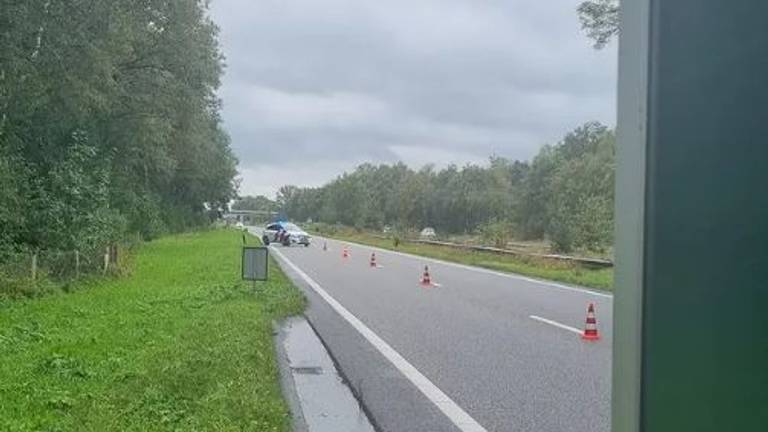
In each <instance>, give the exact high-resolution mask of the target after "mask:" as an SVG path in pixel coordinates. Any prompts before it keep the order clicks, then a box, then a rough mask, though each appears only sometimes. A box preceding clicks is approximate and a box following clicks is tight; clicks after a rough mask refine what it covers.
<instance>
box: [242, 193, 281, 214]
mask: <svg viewBox="0 0 768 432" xmlns="http://www.w3.org/2000/svg"><path fill="white" fill-rule="evenodd" d="M232 208H233V209H234V210H261V211H275V210H276V209H277V203H276V202H275V201H272V200H271V199H269V198H267V197H265V196H264V195H256V196H244V197H241V198H240V199H238V200H237V201H235V202H234V203H233V204H232Z"/></svg>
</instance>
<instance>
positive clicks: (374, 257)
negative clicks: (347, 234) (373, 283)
mask: <svg viewBox="0 0 768 432" xmlns="http://www.w3.org/2000/svg"><path fill="white" fill-rule="evenodd" d="M371 267H376V252H371Z"/></svg>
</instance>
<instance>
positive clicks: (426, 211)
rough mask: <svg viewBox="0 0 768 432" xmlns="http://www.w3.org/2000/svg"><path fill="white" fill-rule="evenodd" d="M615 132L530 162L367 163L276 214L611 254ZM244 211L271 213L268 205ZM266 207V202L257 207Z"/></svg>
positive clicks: (572, 140)
mask: <svg viewBox="0 0 768 432" xmlns="http://www.w3.org/2000/svg"><path fill="white" fill-rule="evenodd" d="M614 147H615V135H614V133H613V131H612V130H610V129H609V128H607V127H606V126H603V125H601V124H599V123H594V122H591V123H587V124H585V125H583V126H581V127H579V128H576V129H575V130H573V131H572V132H570V133H568V134H567V135H566V136H565V137H564V138H563V139H562V140H561V141H560V142H558V143H557V144H555V145H547V146H544V147H543V148H542V149H541V150H540V151H539V153H538V155H537V156H536V157H535V158H534V159H533V160H532V161H530V162H528V161H519V160H514V161H513V160H508V159H505V158H501V157H492V158H490V160H489V162H488V164H487V165H466V166H464V167H462V168H459V167H456V166H448V167H446V168H443V169H440V170H437V169H435V168H434V167H432V166H430V165H427V166H425V167H423V168H421V169H420V170H418V171H414V170H413V169H411V168H409V167H408V166H406V165H404V164H402V163H397V164H394V165H386V164H383V165H371V164H364V165H360V166H359V167H357V169H355V170H354V171H353V172H351V173H344V174H342V175H340V176H339V177H337V178H336V179H335V180H333V181H331V182H330V183H328V184H326V185H324V186H321V187H317V188H300V187H296V186H284V187H282V188H281V189H280V190H279V192H278V194H277V197H276V202H275V203H274V208H277V209H279V211H280V212H282V213H283V214H285V215H286V216H287V217H288V218H290V219H293V220H296V221H299V222H301V221H307V220H312V221H314V222H322V223H326V224H330V225H337V224H338V225H342V226H349V227H355V228H357V229H360V230H363V229H365V230H372V231H378V232H382V231H384V230H386V229H389V230H390V231H394V232H398V233H418V232H419V231H420V230H422V229H423V228H426V227H432V228H434V229H435V231H436V233H437V236H438V237H447V236H454V235H479V236H482V237H483V238H484V239H485V240H486V241H487V242H488V243H490V244H491V245H504V244H506V243H507V242H509V241H513V240H517V241H521V240H522V241H530V240H535V241H546V242H547V243H548V244H550V245H551V247H552V250H553V251H554V252H559V253H573V252H578V253H583V254H591V255H597V256H605V255H607V254H609V253H610V250H611V248H612V245H613V202H614V197H613V193H614V192H613V190H614ZM242 204H251V205H253V206H254V207H269V206H270V205H269V203H268V202H267V201H265V200H264V199H263V198H259V199H258V200H257V199H251V200H248V201H246V200H243V203H242ZM257 204H258V205H257Z"/></svg>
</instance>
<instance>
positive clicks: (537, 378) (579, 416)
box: [272, 238, 613, 432]
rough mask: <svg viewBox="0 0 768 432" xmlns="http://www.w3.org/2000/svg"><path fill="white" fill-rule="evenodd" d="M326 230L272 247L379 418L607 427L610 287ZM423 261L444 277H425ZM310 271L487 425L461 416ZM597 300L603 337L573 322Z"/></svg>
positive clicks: (491, 426) (492, 426) (518, 427)
mask: <svg viewBox="0 0 768 432" xmlns="http://www.w3.org/2000/svg"><path fill="white" fill-rule="evenodd" d="M323 241H324V240H323V239H321V238H315V243H314V244H313V245H312V246H311V247H309V248H304V247H291V248H286V247H281V246H273V247H272V249H273V255H274V256H276V257H277V258H278V261H282V260H287V261H290V263H292V265H291V264H288V263H286V262H283V263H282V264H281V266H282V267H283V268H284V269H286V271H287V272H288V274H289V275H290V276H291V277H292V278H293V279H294V280H295V281H296V282H297V284H298V285H299V286H302V287H303V288H304V289H305V291H306V292H307V296H308V298H309V300H310V307H309V309H308V311H307V314H306V315H307V317H308V319H309V321H310V323H311V324H312V326H313V327H314V328H315V330H316V331H317V333H318V335H319V336H320V337H321V339H322V340H323V342H324V343H325V344H326V346H327V348H328V349H329V351H330V353H331V355H332V356H333V357H334V359H335V361H336V362H337V364H338V366H339V369H340V371H341V373H342V374H343V375H344V376H345V378H346V379H347V380H348V382H349V384H350V386H351V387H352V389H353V391H354V392H355V393H356V395H357V396H358V398H359V399H361V400H362V401H363V404H364V407H365V409H366V410H367V411H368V414H369V416H370V417H371V420H372V421H373V423H374V425H375V426H376V427H377V428H378V429H379V430H381V431H387V432H389V431H392V432H394V431H429V432H439V431H469V430H487V431H505V432H506V431H547V432H560V431H562V432H566V431H567V432H603V431H604V432H607V431H609V430H610V370H611V338H612V335H611V328H612V303H613V302H612V298H611V296H609V295H606V294H604V293H597V292H592V291H589V290H583V289H579V288H575V287H568V286H565V285H560V284H551V283H547V282H541V281H536V280H532V279H529V278H523V277H517V276H514V275H502V274H499V273H495V272H491V271H487V270H482V269H474V268H468V267H463V266H457V265H452V264H449V263H440V262H436V261H433V260H429V259H426V258H420V257H414V256H409V255H403V254H397V253H393V252H387V251H383V250H378V249H375V248H370V247H366V246H361V245H355V244H349V243H341V242H337V241H332V240H327V242H328V248H329V250H328V251H323V248H322V244H323ZM342 245H349V250H350V253H351V256H350V257H349V258H346V259H344V258H342ZM372 252H375V253H376V257H377V262H378V264H379V265H380V267H378V268H371V267H370V266H369V260H370V256H371V253H372ZM425 264H427V265H429V268H430V272H431V275H432V279H433V281H434V282H436V283H438V284H440V286H433V287H429V288H424V287H422V286H421V285H420V283H419V279H420V277H421V274H422V271H423V268H424V265H425ZM297 269H298V271H297ZM302 273H303V274H302ZM304 276H306V277H308V278H309V279H311V281H312V283H315V284H316V285H315V286H316V287H317V286H319V287H321V288H322V290H324V291H325V293H326V295H327V296H330V297H332V298H333V299H334V300H335V301H336V302H338V304H340V305H342V306H343V308H345V309H346V310H347V311H348V312H349V313H350V314H352V315H354V317H355V318H356V319H358V320H359V321H360V322H361V323H362V324H364V326H366V327H367V328H368V329H370V331H371V332H373V333H375V335H376V336H378V338H380V339H381V340H382V341H384V342H385V343H386V344H388V346H389V347H391V348H392V349H394V350H395V351H396V352H397V353H398V354H399V355H400V356H402V358H403V359H404V360H405V361H407V363H408V364H409V365H412V366H413V367H414V368H415V369H416V370H417V371H418V372H420V374H421V375H423V377H426V379H427V380H428V381H429V383H431V384H433V385H434V386H435V387H436V388H438V389H439V390H440V391H442V393H444V395H446V396H447V397H448V398H450V400H451V401H452V402H453V403H455V405H457V406H458V407H460V409H461V410H463V411H464V412H465V413H466V414H467V415H469V416H470V417H471V419H473V420H474V421H476V422H477V423H478V424H479V425H481V429H472V428H471V427H470V428H467V427H462V426H461V425H458V426H457V423H456V421H455V419H452V418H450V416H448V415H446V412H447V411H445V410H441V409H439V407H438V405H439V404H436V403H435V401H434V398H432V399H430V398H429V397H428V395H427V394H425V393H424V392H423V391H421V389H420V387H418V386H417V385H414V382H418V380H416V381H414V380H413V379H409V378H408V377H407V376H406V375H407V374H404V373H403V370H402V368H398V367H397V365H396V364H394V363H393V362H392V361H391V359H388V358H386V357H385V356H384V355H382V352H381V351H380V350H377V349H376V347H375V346H374V344H372V343H371V341H370V338H366V337H364V336H363V334H361V332H360V331H359V330H357V329H355V328H354V327H353V325H351V324H350V322H349V321H348V320H345V319H343V317H342V315H341V314H340V313H339V311H338V308H336V309H334V308H333V307H331V306H330V305H329V301H328V298H327V297H323V296H321V295H319V294H318V292H317V290H316V289H315V288H313V286H312V283H309V282H308V281H307V278H306V277H304ZM589 303H594V304H595V308H596V310H597V319H598V328H599V331H600V334H601V337H602V338H601V340H599V341H597V342H586V341H583V340H581V338H580V336H579V334H577V333H575V331H574V330H575V329H582V328H583V327H584V320H585V316H586V309H587V305H588V304H589ZM532 316H535V317H540V319H535V318H531V317H532ZM568 327H570V328H571V329H570V330H569V329H568Z"/></svg>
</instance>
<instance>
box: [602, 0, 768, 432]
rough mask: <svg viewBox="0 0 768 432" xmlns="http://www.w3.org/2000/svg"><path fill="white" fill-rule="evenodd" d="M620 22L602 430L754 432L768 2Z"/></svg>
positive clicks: (764, 354)
mask: <svg viewBox="0 0 768 432" xmlns="http://www.w3.org/2000/svg"><path fill="white" fill-rule="evenodd" d="M621 8H622V11H621V12H622V23H621V25H622V28H621V41H620V48H619V103H618V139H617V174H616V175H617V178H616V186H617V189H616V191H617V195H616V264H617V266H616V276H615V281H616V282H615V296H614V316H615V317H616V318H615V320H614V326H615V329H614V332H613V334H614V344H613V356H614V357H613V418H612V430H613V431H614V432H680V431H696V432H721V431H757V430H767V429H766V428H768V426H766V425H768V409H766V407H768V384H767V383H768V336H767V335H768V319H766V314H765V311H766V310H768V288H766V284H767V281H768V261H767V260H766V256H767V254H766V250H768V249H766V245H768V194H767V193H766V190H767V188H768V186H767V185H768V169H766V163H765V162H766V161H768V145H766V142H765V141H766V134H767V132H768V126H766V107H768V80H767V79H766V77H767V76H768V61H767V60H766V59H768V56H766V46H767V45H766V44H767V43H768V42H767V41H768V26H766V25H765V17H766V16H768V2H765V1H758V0H751V1H750V0H746V1H737V2H725V1H722V0H697V1H680V0H632V1H622V2H621Z"/></svg>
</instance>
